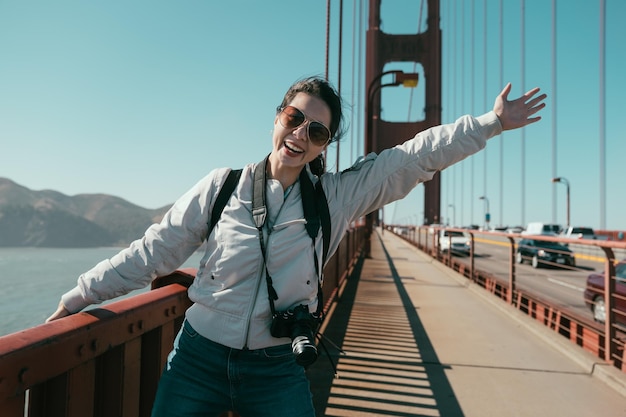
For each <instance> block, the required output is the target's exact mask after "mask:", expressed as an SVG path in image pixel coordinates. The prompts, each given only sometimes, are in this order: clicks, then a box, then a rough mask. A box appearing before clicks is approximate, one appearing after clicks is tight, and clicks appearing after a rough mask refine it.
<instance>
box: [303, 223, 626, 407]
mask: <svg viewBox="0 0 626 417" xmlns="http://www.w3.org/2000/svg"><path fill="white" fill-rule="evenodd" d="M325 326H326V328H325V329H323V330H325V335H326V336H327V337H328V338H329V339H330V340H331V341H332V342H334V343H335V344H336V345H338V346H340V347H341V348H342V349H343V351H344V353H343V354H341V353H339V351H338V350H337V349H335V348H334V347H332V345H331V344H330V343H329V342H326V343H325V345H326V346H327V348H328V350H329V352H330V356H331V357H332V358H333V360H334V361H336V364H337V378H333V369H332V365H331V362H330V361H329V360H328V355H327V354H326V353H324V351H323V349H320V350H321V355H320V357H319V358H318V360H317V362H316V363H315V364H314V365H312V366H311V367H310V368H309V369H308V371H307V372H308V374H309V377H310V380H311V390H312V392H313V400H314V403H315V407H316V410H317V413H318V415H319V416H420V417H423V416H442V417H457V416H464V417H474V416H480V417H488V416H498V417H501V416H518V417H525V416H533V417H538V416H568V417H575V416H580V417H589V416H603V417H618V416H626V373H624V372H622V371H620V370H618V369H617V368H615V367H613V366H611V365H608V364H605V363H604V362H602V361H601V360H599V359H597V358H596V357H595V356H593V355H591V354H588V353H587V352H586V351H584V350H583V349H582V348H580V347H578V346H576V345H574V344H572V343H570V342H569V341H568V340H566V339H565V338H563V337H562V336H559V335H557V334H556V333H555V332H554V331H552V330H549V329H547V328H545V327H544V326H543V325H541V324H540V323H538V322H536V321H535V320H534V319H532V318H530V317H528V316H526V315H524V314H523V313H521V312H519V311H518V310H516V309H515V308H512V307H509V306H508V305H507V304H506V303H505V302H504V301H502V300H500V299H498V298H496V297H494V296H492V295H491V294H489V293H488V292H487V291H485V290H484V289H483V288H481V287H479V286H477V285H474V284H471V283H470V282H469V281H468V280H467V279H466V278H464V277H462V276H461V275H458V274H457V273H455V272H453V271H452V270H450V269H448V268H447V267H445V266H444V265H442V264H441V263H439V262H437V261H436V260H434V259H432V258H431V257H429V256H428V255H426V254H424V253H423V252H421V251H419V250H418V249H417V248H415V247H413V246H411V245H410V244H409V243H407V242H405V241H403V240H402V239H401V238H399V237H397V236H394V235H393V234H391V233H381V230H380V229H378V230H377V231H376V232H375V233H374V234H373V236H372V252H371V258H368V259H364V260H363V262H362V263H360V264H359V265H358V266H357V267H356V268H355V271H354V273H353V274H352V276H351V277H350V278H349V279H348V280H347V281H346V284H345V287H344V288H343V289H342V292H341V297H340V301H339V302H338V303H336V304H335V306H334V307H333V308H332V309H331V311H330V315H329V317H328V319H327V321H326V323H325Z"/></svg>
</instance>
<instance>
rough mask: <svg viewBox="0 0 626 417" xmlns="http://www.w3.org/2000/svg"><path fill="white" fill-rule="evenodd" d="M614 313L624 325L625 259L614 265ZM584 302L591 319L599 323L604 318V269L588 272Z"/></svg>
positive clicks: (625, 315) (625, 312)
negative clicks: (599, 271)
mask: <svg viewBox="0 0 626 417" xmlns="http://www.w3.org/2000/svg"><path fill="white" fill-rule="evenodd" d="M615 293H616V294H617V297H615V310H617V311H618V312H620V313H618V314H616V315H615V317H616V321H617V322H618V323H620V324H622V325H624V326H626V261H621V262H620V263H618V264H617V265H615ZM583 294H584V298H585V304H587V307H589V308H590V309H591V312H592V313H593V319H594V320H595V321H598V322H600V323H604V321H605V320H606V305H605V303H604V271H602V272H601V273H593V274H589V276H588V277H587V288H585V292H584V293H583Z"/></svg>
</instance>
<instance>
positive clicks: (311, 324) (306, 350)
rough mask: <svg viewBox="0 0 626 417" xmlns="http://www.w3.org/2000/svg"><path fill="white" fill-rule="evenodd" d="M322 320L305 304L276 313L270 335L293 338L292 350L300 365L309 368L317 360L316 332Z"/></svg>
mask: <svg viewBox="0 0 626 417" xmlns="http://www.w3.org/2000/svg"><path fill="white" fill-rule="evenodd" d="M319 322H320V318H319V317H318V316H317V315H315V314H311V313H310V312H309V308H308V307H307V306H305V305H303V304H301V305H299V306H297V307H296V308H294V309H293V310H287V311H282V312H276V313H275V314H274V317H272V326H271V327H270V333H271V334H272V336H274V337H289V338H291V349H292V350H293V354H294V355H295V357H296V363H298V365H301V366H304V367H307V366H309V365H311V364H312V363H313V362H315V360H316V359H317V347H316V346H315V333H314V332H315V331H317V325H318V324H319Z"/></svg>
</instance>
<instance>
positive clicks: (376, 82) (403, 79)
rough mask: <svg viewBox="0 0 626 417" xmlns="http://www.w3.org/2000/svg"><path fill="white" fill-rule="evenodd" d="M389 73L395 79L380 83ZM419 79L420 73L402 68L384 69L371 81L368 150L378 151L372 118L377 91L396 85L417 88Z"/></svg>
mask: <svg viewBox="0 0 626 417" xmlns="http://www.w3.org/2000/svg"><path fill="white" fill-rule="evenodd" d="M389 74H393V81H392V82H389V83H386V84H380V80H381V79H382V78H383V77H384V76H385V75H389ZM418 81H419V73H417V72H411V73H405V72H404V71H400V70H392V71H384V72H381V73H380V74H378V76H377V77H375V78H374V79H373V80H372V82H371V83H370V85H369V87H368V88H367V109H366V112H367V114H366V118H367V132H366V137H367V147H368V149H367V152H366V153H369V152H374V151H378V149H374V140H373V139H374V132H372V120H373V118H374V116H375V115H374V114H373V109H372V107H373V106H374V97H375V96H376V93H377V92H378V91H379V90H381V89H383V88H384V87H395V86H398V85H402V86H404V87H409V88H415V87H417V83H418ZM376 116H378V115H376Z"/></svg>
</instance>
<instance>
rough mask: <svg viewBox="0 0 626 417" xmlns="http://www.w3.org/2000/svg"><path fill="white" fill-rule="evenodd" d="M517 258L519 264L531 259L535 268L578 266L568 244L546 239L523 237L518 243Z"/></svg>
mask: <svg viewBox="0 0 626 417" xmlns="http://www.w3.org/2000/svg"><path fill="white" fill-rule="evenodd" d="M515 260H516V262H517V263H518V264H523V263H524V262H525V261H529V262H530V263H531V265H532V266H533V268H538V267H540V266H542V265H543V266H569V267H574V266H576V260H575V258H574V252H572V251H571V250H570V249H569V248H568V247H567V246H565V245H562V244H560V243H556V242H548V241H545V240H536V239H522V240H520V241H519V243H518V244H517V251H516V253H515Z"/></svg>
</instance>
